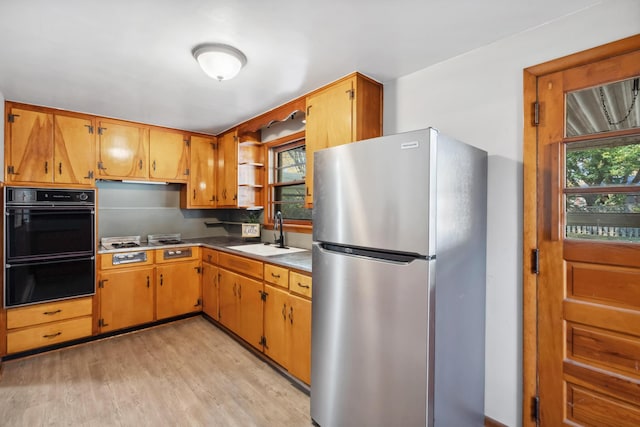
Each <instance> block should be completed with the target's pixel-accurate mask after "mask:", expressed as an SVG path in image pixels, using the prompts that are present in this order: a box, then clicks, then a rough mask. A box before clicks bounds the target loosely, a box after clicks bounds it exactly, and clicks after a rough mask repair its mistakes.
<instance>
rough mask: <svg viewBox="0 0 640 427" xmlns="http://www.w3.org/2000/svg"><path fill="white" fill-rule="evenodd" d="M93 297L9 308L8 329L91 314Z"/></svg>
mask: <svg viewBox="0 0 640 427" xmlns="http://www.w3.org/2000/svg"><path fill="white" fill-rule="evenodd" d="M92 300H93V298H91V297H89V298H79V299H74V300H67V301H57V302H48V303H44V304H37V305H30V306H27V307H18V308H11V309H9V310H7V329H15V328H22V327H25V326H33V325H40V324H43V323H49V322H55V321H58V320H64V319H71V318H73V317H80V316H90V315H91V312H92V304H93V302H92Z"/></svg>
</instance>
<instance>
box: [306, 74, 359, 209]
mask: <svg viewBox="0 0 640 427" xmlns="http://www.w3.org/2000/svg"><path fill="white" fill-rule="evenodd" d="M353 98H354V88H353V79H349V80H345V81H342V82H339V83H337V84H335V85H332V86H331V87H329V88H328V89H325V90H323V91H321V92H318V93H317V94H315V95H311V96H309V97H308V98H307V117H306V120H307V123H306V125H305V144H306V157H307V159H306V168H307V170H306V177H305V182H306V187H307V190H306V196H305V204H306V205H308V206H310V205H311V204H312V203H313V153H314V152H316V151H318V150H321V149H323V148H328V147H334V146H336V145H342V144H346V143H349V142H352V141H353Z"/></svg>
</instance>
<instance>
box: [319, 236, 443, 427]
mask: <svg viewBox="0 0 640 427" xmlns="http://www.w3.org/2000/svg"><path fill="white" fill-rule="evenodd" d="M434 263H435V261H427V260H425V259H415V260H413V261H411V262H407V263H398V262H389V261H385V260H381V259H375V258H365V257H358V256H351V255H345V254H341V253H336V252H330V251H327V250H325V249H323V248H322V247H321V246H320V244H318V243H314V247H313V312H312V358H311V364H312V368H311V418H312V419H313V420H314V421H315V422H316V423H318V424H319V425H320V426H323V427H330V426H352V425H353V426H355V425H358V426H392V425H395V426H409V425H415V426H417V425H422V426H425V425H432V420H433V415H432V411H431V407H432V390H433V378H432V374H431V372H432V369H433V368H432V366H433V357H432V343H431V341H432V339H431V338H432V337H433V331H432V327H431V326H430V325H433V319H432V314H433V309H432V308H431V307H430V303H431V301H433V298H432V294H433V280H432V277H430V276H432V274H433V270H434V268H433V266H434ZM430 284H431V285H430Z"/></svg>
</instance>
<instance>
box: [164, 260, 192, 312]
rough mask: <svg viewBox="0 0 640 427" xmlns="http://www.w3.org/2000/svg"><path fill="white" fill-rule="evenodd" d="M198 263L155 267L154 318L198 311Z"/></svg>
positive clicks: (177, 263) (178, 263)
mask: <svg viewBox="0 0 640 427" xmlns="http://www.w3.org/2000/svg"><path fill="white" fill-rule="evenodd" d="M199 271H200V262H199V261H192V262H176V263H170V264H165V265H160V266H157V267H156V283H157V286H156V289H157V291H156V292H157V295H156V318H157V319H158V320H160V319H166V318H168V317H173V316H179V315H181V314H186V313H191V312H194V311H200V310H201V308H202V286H201V282H200V273H199Z"/></svg>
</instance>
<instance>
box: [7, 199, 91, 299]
mask: <svg viewBox="0 0 640 427" xmlns="http://www.w3.org/2000/svg"><path fill="white" fill-rule="evenodd" d="M4 200H5V204H4V210H5V217H4V233H5V234H4V236H5V238H4V305H5V307H16V306H21V305H27V304H34V303H40V302H44V301H55V300H60V299H66V298H73V297H78V296H85V295H92V294H93V293H95V257H96V245H95V227H96V225H95V224H96V214H95V190H91V189H87V190H80V189H57V188H55V189H53V188H25V187H6V188H5V189H4Z"/></svg>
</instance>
